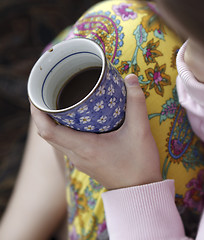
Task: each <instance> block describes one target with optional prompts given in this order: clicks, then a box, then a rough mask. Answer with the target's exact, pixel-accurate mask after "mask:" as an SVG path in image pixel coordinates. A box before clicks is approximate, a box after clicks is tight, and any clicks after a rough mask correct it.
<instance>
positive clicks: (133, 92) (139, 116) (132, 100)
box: [125, 74, 148, 127]
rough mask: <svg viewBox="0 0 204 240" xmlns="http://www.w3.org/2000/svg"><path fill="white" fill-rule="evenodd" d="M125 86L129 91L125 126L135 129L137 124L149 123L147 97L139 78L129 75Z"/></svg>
mask: <svg viewBox="0 0 204 240" xmlns="http://www.w3.org/2000/svg"><path fill="white" fill-rule="evenodd" d="M125 85H126V89H127V106H126V117H125V124H128V126H129V127H135V124H140V125H141V124H142V125H143V124H144V123H145V122H144V121H148V115H147V108H146V101H145V95H144V93H143V91H142V89H141V87H140V85H139V81H138V77H137V76H136V75H135V74H129V75H128V76H126V78H125ZM140 125H139V126H140ZM142 125H141V127H142Z"/></svg>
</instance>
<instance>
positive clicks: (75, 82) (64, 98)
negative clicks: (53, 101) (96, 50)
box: [57, 67, 101, 109]
mask: <svg viewBox="0 0 204 240" xmlns="http://www.w3.org/2000/svg"><path fill="white" fill-rule="evenodd" d="M100 74H101V67H91V68H87V69H83V70H82V71H80V72H78V73H76V74H75V75H73V76H72V77H71V78H69V79H68V80H67V81H66V83H65V84H64V86H63V87H62V89H61V91H60V92H59V94H58V98H57V109H63V108H67V107H70V106H72V105H74V104H76V103H77V102H79V101H80V100H82V99H83V98H84V97H86V96H87V95H88V94H89V92H90V91H91V90H92V89H93V88H94V86H95V85H96V83H97V81H98V79H99V77H100Z"/></svg>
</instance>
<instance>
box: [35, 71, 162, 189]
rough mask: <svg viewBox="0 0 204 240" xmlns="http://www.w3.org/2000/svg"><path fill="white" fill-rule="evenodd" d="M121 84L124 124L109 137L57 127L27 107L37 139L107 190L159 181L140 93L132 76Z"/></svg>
mask: <svg viewBox="0 0 204 240" xmlns="http://www.w3.org/2000/svg"><path fill="white" fill-rule="evenodd" d="M125 82H126V87H127V109H126V117H125V122H124V124H123V125H122V126H121V127H120V128H119V129H118V130H116V131H113V132H110V133H104V134H95V133H87V132H79V131H76V130H73V129H70V128H68V127H65V126H61V125H57V124H55V122H54V121H53V120H51V119H50V117H49V116H48V115H46V114H45V113H43V112H41V111H39V110H38V109H36V108H35V107H34V106H31V113H32V117H33V119H34V121H35V123H36V126H37V128H38V132H39V135H40V136H41V137H42V138H44V139H45V140H46V141H48V142H49V143H50V144H51V145H52V146H54V147H55V148H56V149H57V150H59V151H61V152H63V153H64V154H65V155H67V156H68V158H69V159H70V161H71V162H72V163H73V164H74V165H75V167H76V168H77V169H78V170H80V171H82V172H84V173H86V174H88V175H89V176H90V177H92V178H94V179H95V180H97V181H98V182H99V183H101V184H102V185H103V186H104V187H105V188H107V189H117V188H124V187H130V186H135V185H141V184H146V183H151V182H155V181H160V180H162V178H161V173H160V161H159V154H158V149H157V146H156V143H155V141H154V138H153V136H152V133H151V130H150V125H149V120H148V115H147V110H146V103H145V97H144V94H143V91H142V89H141V88H140V86H139V83H138V79H137V77H136V76H135V75H133V74H130V75H128V76H127V77H126V79H125Z"/></svg>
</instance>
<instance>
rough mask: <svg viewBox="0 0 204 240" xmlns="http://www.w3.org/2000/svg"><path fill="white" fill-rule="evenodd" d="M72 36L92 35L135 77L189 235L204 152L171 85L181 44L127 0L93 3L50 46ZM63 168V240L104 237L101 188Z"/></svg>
mask: <svg viewBox="0 0 204 240" xmlns="http://www.w3.org/2000/svg"><path fill="white" fill-rule="evenodd" d="M73 37H86V38H90V39H93V40H94V41H96V42H97V43H98V44H99V45H100V46H101V48H102V49H103V50H104V52H105V53H106V56H107V57H108V59H109V60H110V61H111V62H112V63H113V65H114V66H115V67H116V68H117V69H118V71H119V72H120V73H121V75H122V76H123V77H125V76H126V75H127V74H129V73H135V74H136V75H137V76H138V78H139V82H140V86H141V87H142V89H143V91H144V93H145V96H146V102H147V109H148V115H149V120H150V124H151V129H152V133H153V135H154V138H155V140H156V143H157V146H158V148H159V153H160V159H161V172H162V175H163V178H164V179H166V178H168V179H175V187H176V204H177V206H178V209H179V212H180V214H181V216H182V217H184V225H185V228H186V232H187V234H188V231H190V232H191V233H192V234H194V233H195V231H196V227H194V225H195V226H196V224H197V221H199V216H200V212H201V210H202V207H203V199H202V196H203V195H204V191H203V190H202V184H203V182H204V155H203V144H202V142H201V141H200V140H199V139H198V138H197V137H196V136H195V135H194V133H193V132H192V130H191V127H190V124H189V122H188V119H187V115H186V112H185V110H184V109H183V108H182V107H181V106H180V105H179V102H178V96H177V92H176V88H175V83H176V77H177V70H176V55H177V52H178V50H179V48H180V46H181V45H182V42H181V41H180V39H179V38H177V37H176V35H175V34H174V33H173V32H172V31H171V30H170V29H169V28H168V27H167V26H166V25H164V23H163V22H162V21H161V19H160V18H159V17H158V15H157V14H156V11H155V8H154V5H153V4H151V3H150V2H146V1H131V0H130V1H129V0H114V1H103V2H101V3H99V4H96V5H95V6H93V7H92V8H91V9H89V10H88V11H87V12H86V13H85V14H84V15H83V16H82V17H81V18H80V19H79V20H78V21H77V22H76V24H75V25H74V26H73V27H72V28H70V27H69V28H67V29H65V30H64V31H63V32H62V33H61V34H60V35H59V36H58V37H57V38H56V39H55V40H54V41H53V42H52V43H51V45H53V44H56V43H57V42H59V41H62V40H65V39H69V38H73ZM49 47H50V45H49V46H48V48H49ZM144 144H145V142H144ZM149 160H150V161H151V159H149ZM67 170H68V171H67V172H68V178H69V181H68V184H67V201H68V211H69V218H68V229H69V238H68V239H70V240H78V239H80V240H93V239H108V233H107V229H106V223H105V215H104V209H103V202H102V199H101V193H102V192H104V191H105V189H104V188H103V187H102V186H101V185H100V184H98V183H97V182H96V181H94V180H93V179H91V178H90V177H89V176H87V175H86V174H84V173H82V172H79V171H78V170H77V169H75V168H74V167H73V166H72V165H71V164H70V163H69V161H68V160H67ZM202 194H203V195H202ZM189 217H190V219H193V223H192V222H189V219H188V218H189ZM186 219H188V221H186V222H185V220H186ZM188 223H189V225H188ZM193 224H194V225H193ZM189 226H190V228H191V229H190V228H189Z"/></svg>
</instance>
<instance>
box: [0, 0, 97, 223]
mask: <svg viewBox="0 0 204 240" xmlns="http://www.w3.org/2000/svg"><path fill="white" fill-rule="evenodd" d="M99 1H100V0H0V29H1V34H0V219H1V216H2V214H3V212H4V211H5V208H6V205H7V202H8V200H9V197H10V195H11V193H12V190H13V187H14V184H15V180H16V177H17V174H18V171H19V167H20V165H21V159H22V154H23V149H24V144H25V141H26V136H27V128H28V123H29V116H30V113H29V103H28V98H27V79H28V76H29V73H30V70H31V68H32V66H33V65H34V63H35V62H36V60H37V59H38V58H39V56H40V54H41V52H42V50H43V48H44V47H45V46H46V45H47V44H48V43H49V42H50V41H52V40H53V39H54V38H55V37H56V36H57V34H58V33H60V31H61V30H63V29H64V28H65V27H67V26H69V25H72V24H73V23H74V22H75V21H76V20H77V19H78V18H79V17H80V15H81V14H82V13H83V12H84V11H85V10H87V9H88V8H89V7H90V6H92V5H93V4H95V3H97V2H99Z"/></svg>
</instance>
